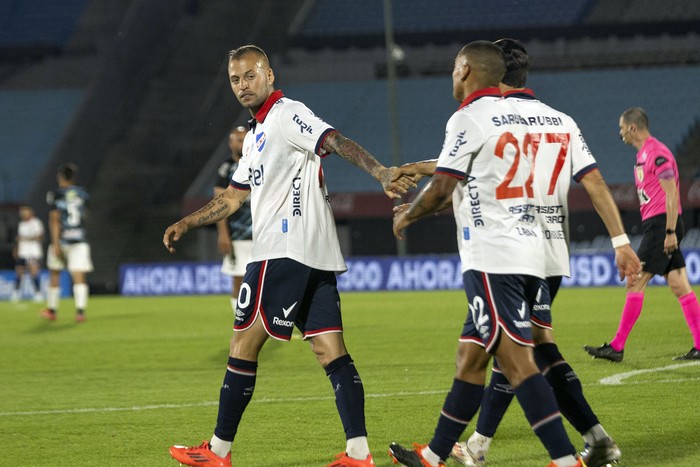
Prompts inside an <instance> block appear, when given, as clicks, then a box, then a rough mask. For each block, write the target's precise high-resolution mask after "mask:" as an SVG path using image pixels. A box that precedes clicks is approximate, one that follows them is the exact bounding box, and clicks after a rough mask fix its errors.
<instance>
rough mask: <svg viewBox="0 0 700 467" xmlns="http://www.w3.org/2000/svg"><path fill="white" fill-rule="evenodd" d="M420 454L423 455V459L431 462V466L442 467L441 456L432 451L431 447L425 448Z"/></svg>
mask: <svg viewBox="0 0 700 467" xmlns="http://www.w3.org/2000/svg"><path fill="white" fill-rule="evenodd" d="M420 453H421V454H422V455H423V459H425V460H427V461H428V462H430V464H431V465H434V466H435V467H437V466H438V465H440V462H442V459H440V456H438V455H437V454H435V453H434V452H433V451H431V450H430V447H429V446H426V447H424V448H423V450H422V451H421V452H420Z"/></svg>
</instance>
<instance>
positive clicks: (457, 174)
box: [435, 167, 464, 180]
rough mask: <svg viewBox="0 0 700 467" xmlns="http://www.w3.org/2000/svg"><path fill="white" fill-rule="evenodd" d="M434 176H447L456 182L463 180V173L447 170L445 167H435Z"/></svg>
mask: <svg viewBox="0 0 700 467" xmlns="http://www.w3.org/2000/svg"><path fill="white" fill-rule="evenodd" d="M435 175H447V176H449V177H454V178H456V179H458V180H464V172H462V171H461V170H455V169H449V168H447V167H435Z"/></svg>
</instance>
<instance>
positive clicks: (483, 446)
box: [467, 431, 493, 453]
mask: <svg viewBox="0 0 700 467" xmlns="http://www.w3.org/2000/svg"><path fill="white" fill-rule="evenodd" d="M492 439H493V438H489V437H488V436H484V435H482V434H480V433H479V432H476V431H475V432H474V433H473V434H472V435H471V436H470V437H469V440H468V441H467V447H468V448H469V450H470V451H471V452H473V453H477V452H479V451H483V452H485V453H486V452H488V450H489V447H490V446H491V440H492Z"/></svg>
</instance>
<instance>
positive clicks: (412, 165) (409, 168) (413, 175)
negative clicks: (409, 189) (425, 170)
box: [399, 162, 425, 183]
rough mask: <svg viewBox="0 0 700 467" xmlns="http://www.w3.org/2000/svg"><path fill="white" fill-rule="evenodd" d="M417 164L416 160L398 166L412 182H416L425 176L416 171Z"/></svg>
mask: <svg viewBox="0 0 700 467" xmlns="http://www.w3.org/2000/svg"><path fill="white" fill-rule="evenodd" d="M418 164H419V163H417V162H409V163H408V164H404V165H402V166H401V167H399V172H400V173H401V174H403V175H406V176H408V177H410V179H411V180H412V181H413V183H418V181H419V180H420V179H421V178H423V177H425V175H424V174H422V173H419V172H418Z"/></svg>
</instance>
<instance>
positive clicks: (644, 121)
mask: <svg viewBox="0 0 700 467" xmlns="http://www.w3.org/2000/svg"><path fill="white" fill-rule="evenodd" d="M622 121H623V122H625V123H626V124H628V125H631V124H632V123H634V124H635V125H636V126H637V128H639V129H640V130H647V129H648V128H649V117H647V113H646V112H645V111H644V109H643V108H641V107H631V108H629V109H627V110H625V111H624V112H622Z"/></svg>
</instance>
